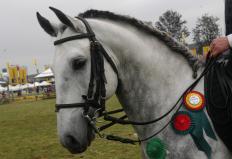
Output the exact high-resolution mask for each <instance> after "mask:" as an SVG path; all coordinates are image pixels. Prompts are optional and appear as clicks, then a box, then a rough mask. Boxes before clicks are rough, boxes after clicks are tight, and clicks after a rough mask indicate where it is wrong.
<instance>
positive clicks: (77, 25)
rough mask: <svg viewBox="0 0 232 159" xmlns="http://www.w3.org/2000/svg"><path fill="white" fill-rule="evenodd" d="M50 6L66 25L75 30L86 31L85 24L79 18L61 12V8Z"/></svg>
mask: <svg viewBox="0 0 232 159" xmlns="http://www.w3.org/2000/svg"><path fill="white" fill-rule="evenodd" d="M49 8H50V9H51V10H52V11H53V12H54V13H55V14H56V16H57V17H58V19H59V20H60V21H61V22H62V23H63V24H65V25H66V26H69V27H70V28H72V29H73V30H75V31H84V30H83V24H82V23H81V22H80V21H79V20H77V19H74V18H72V17H70V16H68V15H66V14H64V13H63V12H61V11H60V10H58V9H56V8H54V7H49Z"/></svg>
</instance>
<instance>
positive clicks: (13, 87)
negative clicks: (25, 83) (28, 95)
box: [9, 84, 22, 91]
mask: <svg viewBox="0 0 232 159" xmlns="http://www.w3.org/2000/svg"><path fill="white" fill-rule="evenodd" d="M19 90H22V88H21V86H20V85H19V84H18V85H16V86H12V85H9V91H19Z"/></svg>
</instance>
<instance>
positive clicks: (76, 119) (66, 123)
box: [37, 7, 118, 153]
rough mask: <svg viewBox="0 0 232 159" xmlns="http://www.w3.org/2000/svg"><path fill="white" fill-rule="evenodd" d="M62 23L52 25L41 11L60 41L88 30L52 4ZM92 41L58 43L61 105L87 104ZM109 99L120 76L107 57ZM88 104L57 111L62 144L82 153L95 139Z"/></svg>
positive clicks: (46, 25) (56, 70)
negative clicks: (86, 108)
mask: <svg viewBox="0 0 232 159" xmlns="http://www.w3.org/2000/svg"><path fill="white" fill-rule="evenodd" d="M50 9H51V10H52V11H53V12H54V13H55V14H56V16H57V17H58V19H59V20H60V21H61V24H59V25H57V24H52V23H51V22H50V21H49V20H47V19H46V18H44V17H42V16H41V15H40V14H39V13H37V18H38V21H39V23H40V25H41V27H42V28H43V29H44V31H45V32H47V33H48V34H49V35H50V36H53V37H55V38H56V40H60V39H64V38H67V37H71V36H76V35H77V36H78V35H82V34H86V33H87V29H86V26H85V24H84V23H83V22H82V21H81V20H79V19H77V18H72V17H70V16H67V15H66V14H64V13H63V12H61V11H59V10H57V9H55V8H52V7H50ZM90 45H91V44H90V40H89V39H88V38H81V39H76V40H71V41H66V42H64V43H62V44H59V45H56V46H55V56H54V60H53V70H54V75H55V86H56V95H57V96H56V103H57V104H58V105H63V106H64V107H65V105H68V104H72V103H85V102H86V101H85V100H86V99H85V98H86V97H85V98H83V96H86V95H87V94H88V89H89V87H90V86H89V84H90V80H91V54H90V49H91V48H90ZM103 61H104V70H105V71H104V74H105V78H106V81H107V84H105V89H106V91H105V92H106V98H109V97H111V96H112V95H113V94H114V93H115V91H116V88H117V82H118V80H117V75H116V73H115V72H114V71H113V70H112V67H111V66H110V64H109V63H108V62H107V61H106V60H105V59H104V58H103ZM93 85H94V86H93V91H96V90H97V89H96V85H97V84H96V80H94V81H93ZM84 109H85V107H84V106H83V107H73V108H69V109H61V110H59V111H58V112H57V127H58V134H59V137H60V141H61V144H62V145H63V146H64V147H66V148H67V149H68V150H69V151H70V152H72V153H81V152H83V151H85V150H86V148H87V147H88V146H89V145H90V143H91V141H92V140H93V139H94V136H95V135H94V134H95V133H94V130H93V128H92V127H91V126H90V125H89V121H88V120H86V118H85V117H84V115H83V114H84ZM96 109H97V108H94V107H90V108H89V109H88V115H90V116H92V117H93V116H94V115H96V114H94V112H96Z"/></svg>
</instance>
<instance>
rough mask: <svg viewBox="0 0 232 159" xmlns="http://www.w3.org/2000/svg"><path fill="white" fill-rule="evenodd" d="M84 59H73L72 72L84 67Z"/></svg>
mask: <svg viewBox="0 0 232 159" xmlns="http://www.w3.org/2000/svg"><path fill="white" fill-rule="evenodd" d="M85 62H86V60H85V59H75V60H73V61H72V68H73V70H78V69H80V68H81V67H83V66H84V65H85Z"/></svg>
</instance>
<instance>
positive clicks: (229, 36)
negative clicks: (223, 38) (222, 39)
mask: <svg viewBox="0 0 232 159" xmlns="http://www.w3.org/2000/svg"><path fill="white" fill-rule="evenodd" d="M227 38H228V41H229V44H230V47H231V48H232V34H230V35H227Z"/></svg>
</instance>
